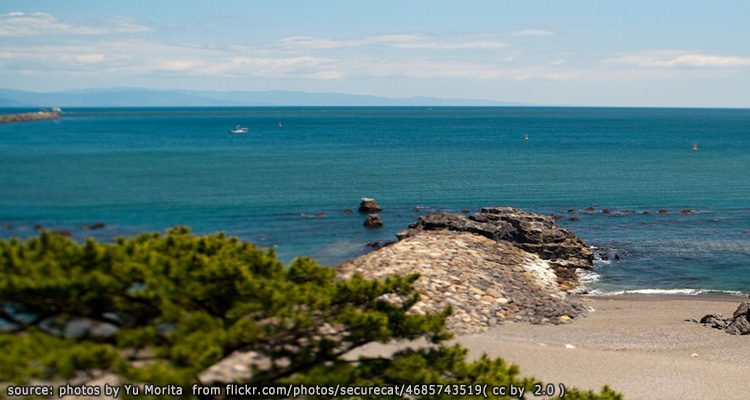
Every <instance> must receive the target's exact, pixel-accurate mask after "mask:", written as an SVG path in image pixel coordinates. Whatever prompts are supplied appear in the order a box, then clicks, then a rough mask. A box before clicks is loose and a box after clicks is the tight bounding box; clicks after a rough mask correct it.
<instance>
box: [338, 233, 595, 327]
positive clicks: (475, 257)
mask: <svg viewBox="0 0 750 400" xmlns="http://www.w3.org/2000/svg"><path fill="white" fill-rule="evenodd" d="M337 268H338V271H339V273H340V276H341V277H342V278H347V277H350V276H352V275H353V274H355V273H357V274H360V275H362V276H363V277H365V278H369V279H381V278H385V277H387V276H389V275H396V274H399V275H405V274H410V273H419V274H420V278H419V279H417V281H416V282H415V283H414V286H415V288H416V289H417V291H418V292H419V294H420V296H421V300H420V301H419V302H418V303H417V304H415V305H414V307H413V308H412V309H411V312H414V313H427V312H436V311H440V310H442V309H444V308H445V307H447V306H448V305H450V306H451V307H452V308H453V314H452V315H451V316H450V317H449V318H448V329H449V330H451V331H453V332H456V333H472V332H481V331H483V330H486V329H487V328H489V327H491V326H495V325H498V324H501V323H503V322H505V321H529V322H532V323H545V322H551V323H561V322H566V321H568V320H570V319H571V318H573V317H575V316H576V315H579V314H581V313H583V312H585V307H583V306H582V305H581V304H580V303H578V302H577V301H576V300H574V299H572V298H571V297H570V296H569V295H568V294H567V293H566V292H565V290H563V289H561V287H560V285H559V284H558V283H557V276H556V275H555V272H554V270H553V269H552V267H551V265H550V263H549V262H548V261H546V260H543V259H541V258H540V257H539V256H537V255H536V254H532V253H530V252H527V251H525V250H522V249H521V248H519V247H516V246H514V245H513V244H511V243H508V242H505V241H496V240H492V239H488V238H486V237H484V236H482V235H477V234H474V233H469V232H450V231H445V230H444V231H434V232H433V231H420V232H412V234H410V235H409V236H408V237H404V238H403V239H402V240H400V241H399V242H396V243H394V244H392V245H389V246H387V247H384V248H382V249H380V250H377V251H375V252H372V253H369V254H366V255H363V256H361V257H358V258H356V259H355V260H353V261H350V262H347V263H344V264H342V265H340V266H338V267H337Z"/></svg>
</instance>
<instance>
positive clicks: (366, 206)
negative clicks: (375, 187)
mask: <svg viewBox="0 0 750 400" xmlns="http://www.w3.org/2000/svg"><path fill="white" fill-rule="evenodd" d="M382 210H383V208H382V207H380V204H378V202H377V201H375V199H371V198H369V197H363V198H362V200H360V201H359V212H363V213H364V212H366V213H372V212H378V211H382Z"/></svg>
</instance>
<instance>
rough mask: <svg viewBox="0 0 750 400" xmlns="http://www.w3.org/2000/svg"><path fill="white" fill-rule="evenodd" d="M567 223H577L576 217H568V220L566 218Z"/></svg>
mask: <svg viewBox="0 0 750 400" xmlns="http://www.w3.org/2000/svg"><path fill="white" fill-rule="evenodd" d="M568 221H572V222H576V221H578V218H577V217H570V218H568Z"/></svg>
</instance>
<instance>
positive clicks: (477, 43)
mask: <svg viewBox="0 0 750 400" xmlns="http://www.w3.org/2000/svg"><path fill="white" fill-rule="evenodd" d="M506 46H508V45H507V44H505V43H502V42H498V41H496V40H473V41H468V42H458V43H441V42H406V43H398V44H396V45H395V47H398V48H401V49H445V50H452V49H499V48H503V47H506Z"/></svg>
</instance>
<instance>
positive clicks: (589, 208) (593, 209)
mask: <svg viewBox="0 0 750 400" xmlns="http://www.w3.org/2000/svg"><path fill="white" fill-rule="evenodd" d="M586 211H588V212H594V211H596V208H594V207H586Z"/></svg>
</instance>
